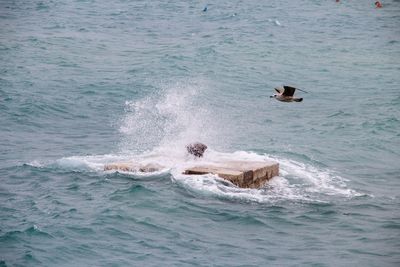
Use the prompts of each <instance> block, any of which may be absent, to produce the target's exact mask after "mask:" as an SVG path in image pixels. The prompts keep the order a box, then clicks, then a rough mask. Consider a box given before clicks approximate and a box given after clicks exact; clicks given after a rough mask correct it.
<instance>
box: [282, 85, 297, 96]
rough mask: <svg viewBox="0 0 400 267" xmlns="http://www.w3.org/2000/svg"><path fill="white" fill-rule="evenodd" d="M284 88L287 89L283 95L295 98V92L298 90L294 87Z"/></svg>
mask: <svg viewBox="0 0 400 267" xmlns="http://www.w3.org/2000/svg"><path fill="white" fill-rule="evenodd" d="M283 88H284V89H285V91H283V95H284V96H293V95H294V91H296V88H294V87H292V86H287V85H285V86H283Z"/></svg>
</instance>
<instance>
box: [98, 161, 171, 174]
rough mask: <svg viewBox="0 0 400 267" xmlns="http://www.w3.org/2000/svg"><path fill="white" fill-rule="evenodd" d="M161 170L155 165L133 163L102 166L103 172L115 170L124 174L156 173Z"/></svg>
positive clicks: (161, 167) (159, 166) (160, 167)
mask: <svg viewBox="0 0 400 267" xmlns="http://www.w3.org/2000/svg"><path fill="white" fill-rule="evenodd" d="M161 169H163V166H161V165H159V164H157V163H148V164H146V165H142V164H135V163H133V162H117V163H112V164H107V165H105V166H104V170H105V171H109V170H117V171H125V172H156V171H160V170H161Z"/></svg>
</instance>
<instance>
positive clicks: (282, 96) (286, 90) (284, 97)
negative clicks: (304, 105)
mask: <svg viewBox="0 0 400 267" xmlns="http://www.w3.org/2000/svg"><path fill="white" fill-rule="evenodd" d="M297 89H298V88H297ZM298 90H300V91H303V90H301V89H298ZM275 91H277V92H278V94H275V95H272V96H270V98H275V99H276V100H279V101H282V102H293V101H294V102H301V101H303V98H296V97H293V95H294V91H296V88H295V87H292V86H287V85H284V86H283V88H282V87H279V88H275ZM303 92H305V93H306V91H303Z"/></svg>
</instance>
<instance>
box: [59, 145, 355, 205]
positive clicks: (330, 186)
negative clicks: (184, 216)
mask: <svg viewBox="0 0 400 267" xmlns="http://www.w3.org/2000/svg"><path fill="white" fill-rule="evenodd" d="M226 160H240V161H268V160H275V161H277V162H279V164H280V176H278V177H274V178H273V179H272V180H270V181H269V183H268V184H267V185H266V186H265V187H264V188H261V189H245V188H238V187H237V186H235V185H233V184H231V183H230V182H228V181H225V180H223V179H221V178H219V177H218V176H216V175H211V174H207V175H184V174H182V173H183V171H184V170H185V168H187V167H189V166H193V165H195V164H215V163H216V162H218V161H226ZM129 161H130V162H135V163H138V164H142V165H145V164H148V163H157V164H160V165H161V166H163V167H164V168H163V169H162V170H160V171H158V172H154V173H141V172H121V173H125V174H126V175H134V176H135V177H136V176H142V177H143V179H145V178H146V177H149V176H152V177H154V176H158V175H164V174H168V173H169V174H170V176H171V179H172V181H174V182H176V183H177V184H179V185H180V186H182V187H184V188H186V189H187V190H190V191H193V192H195V193H198V194H202V195H213V196H217V197H222V198H227V199H238V200H244V201H256V202H261V203H274V202H279V201H288V200H289V201H300V202H324V201H327V199H328V198H330V197H341V198H343V197H345V198H351V197H355V196H360V195H361V194H360V193H358V192H356V191H355V190H352V189H349V188H347V185H346V179H344V178H342V177H340V176H339V175H337V174H335V173H334V172H332V171H330V170H324V169H320V168H317V167H315V166H312V165H310V164H305V163H302V162H298V161H294V160H291V159H285V158H279V157H274V156H269V155H260V154H256V153H253V152H246V151H236V152H234V153H222V152H218V151H215V150H213V149H212V148H210V149H208V150H207V152H206V153H205V156H204V158H201V159H197V158H196V159H195V158H193V157H191V156H189V155H187V154H186V153H185V149H184V147H182V148H181V149H178V150H177V151H172V153H171V151H169V150H168V149H167V148H165V147H158V148H156V149H154V150H153V151H151V152H145V153H142V154H139V155H136V156H132V155H130V154H129V155H128V154H125V155H122V154H121V155H99V156H82V157H79V156H73V157H66V158H62V159H59V160H57V161H56V164H57V165H58V166H59V167H63V168H66V169H71V170H74V171H77V170H81V171H94V172H103V170H104V166H105V165H106V164H108V163H112V162H129ZM110 172H115V171H106V173H110Z"/></svg>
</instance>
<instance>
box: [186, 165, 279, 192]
mask: <svg viewBox="0 0 400 267" xmlns="http://www.w3.org/2000/svg"><path fill="white" fill-rule="evenodd" d="M208 173H211V174H216V175H218V176H219V177H221V178H223V179H225V180H228V181H230V182H231V183H233V184H235V185H237V186H239V187H243V188H260V187H262V186H264V185H265V183H266V182H268V180H270V179H271V178H272V177H274V176H278V175H279V164H278V163H277V162H274V161H227V162H219V163H216V164H215V165H214V164H210V165H198V166H193V167H191V168H187V169H186V170H185V171H184V174H188V175H196V174H197V175H201V174H208Z"/></svg>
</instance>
